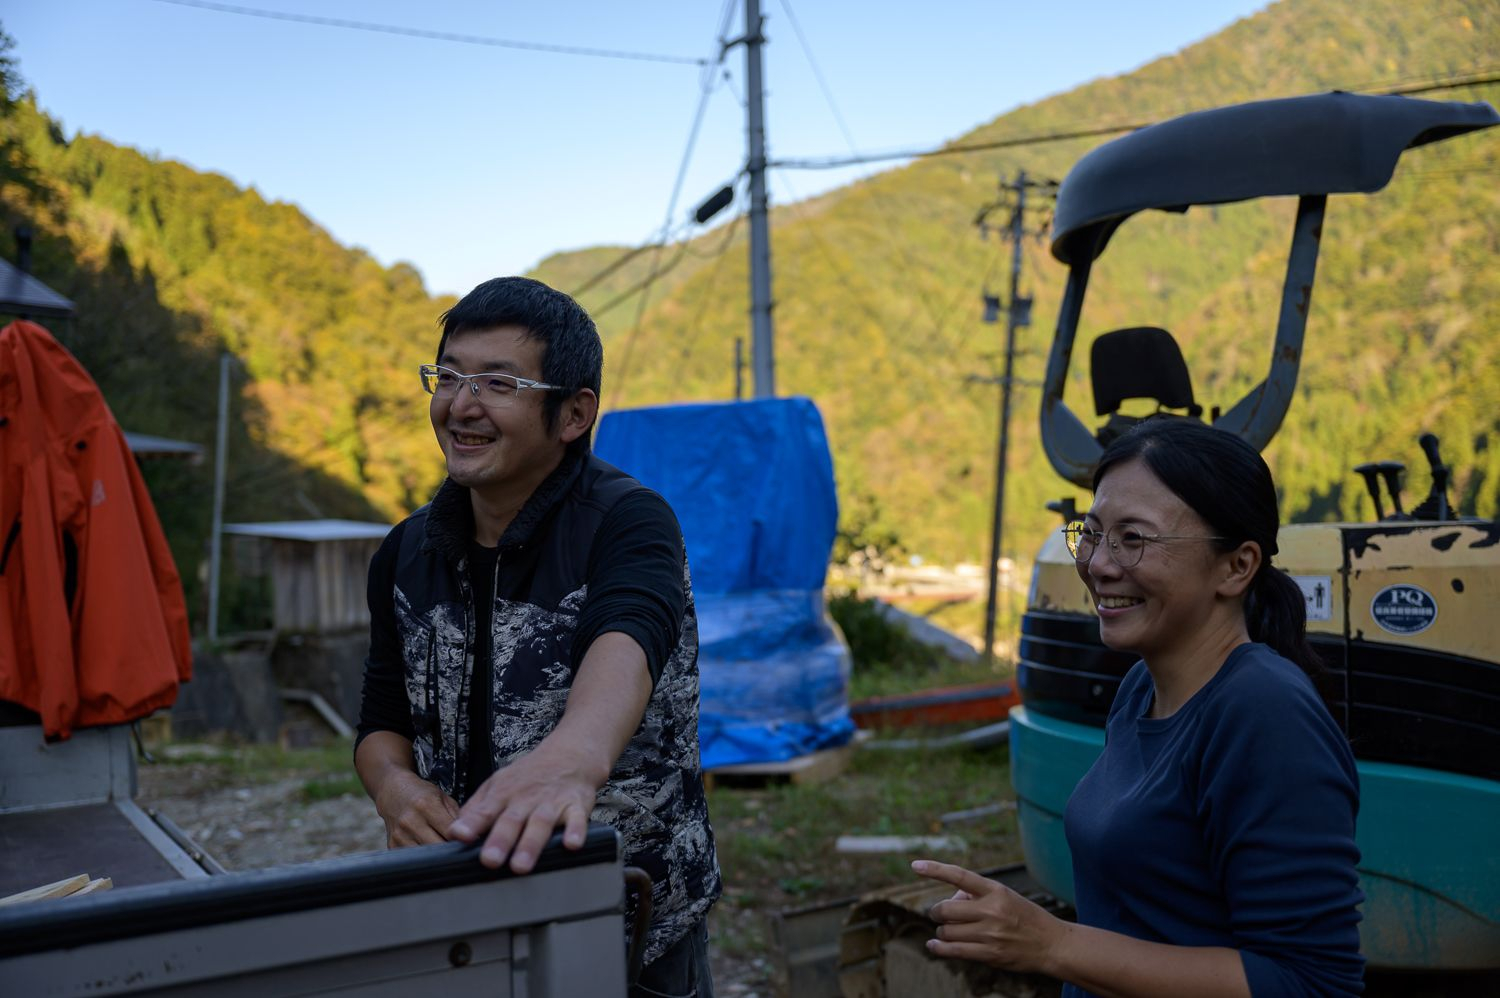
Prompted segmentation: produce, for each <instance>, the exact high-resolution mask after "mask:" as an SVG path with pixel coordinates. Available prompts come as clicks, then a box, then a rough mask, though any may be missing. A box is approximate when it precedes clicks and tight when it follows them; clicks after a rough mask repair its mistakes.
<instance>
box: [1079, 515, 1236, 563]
mask: <svg viewBox="0 0 1500 1000" xmlns="http://www.w3.org/2000/svg"><path fill="white" fill-rule="evenodd" d="M1062 532H1063V540H1064V541H1066V542H1067V543H1068V553H1069V554H1070V555H1072V557H1073V559H1074V560H1075V561H1076V562H1079V563H1083V564H1085V565H1086V564H1087V563H1088V562H1089V560H1091V559H1093V558H1094V551H1095V550H1096V549H1098V548H1099V543H1100V542H1103V543H1104V544H1105V546H1106V548H1107V550H1108V551H1109V557H1110V558H1111V559H1113V560H1114V562H1115V565H1116V566H1118V567H1120V568H1121V569H1130V568H1131V567H1132V566H1136V565H1139V564H1140V561H1141V556H1142V555H1144V554H1145V552H1146V543H1147V542H1166V541H1174V540H1177V539H1196V540H1199V541H1205V542H1223V541H1227V540H1228V539H1226V538H1224V537H1222V536H1220V535H1148V534H1145V533H1144V532H1142V531H1141V530H1140V529H1138V528H1135V527H1132V526H1131V525H1128V524H1116V525H1112V526H1111V527H1110V529H1109V530H1108V531H1100V530H1099V529H1098V528H1093V527H1090V526H1089V523H1088V522H1087V521H1072V522H1070V523H1069V524H1068V526H1067V527H1065V528H1063V530H1062Z"/></svg>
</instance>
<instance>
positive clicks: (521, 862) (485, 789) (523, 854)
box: [447, 741, 599, 875]
mask: <svg viewBox="0 0 1500 1000" xmlns="http://www.w3.org/2000/svg"><path fill="white" fill-rule="evenodd" d="M598 787H599V786H598V782H596V781H593V780H591V779H590V778H589V777H588V776H587V775H585V774H584V773H583V769H582V768H581V767H580V766H579V763H578V761H577V760H576V759H575V758H573V757H571V756H570V755H568V754H566V753H558V752H556V751H553V750H552V749H551V748H549V747H548V745H547V743H546V741H543V743H542V744H541V745H540V746H538V747H537V748H536V749H535V750H533V751H532V752H531V753H529V754H527V755H526V756H524V757H518V758H516V759H515V760H514V761H512V762H511V763H510V764H508V765H507V766H505V767H503V768H501V769H500V770H499V771H496V772H495V773H494V774H492V775H490V777H489V779H488V780H486V781H485V783H484V784H482V785H480V786H479V789H478V791H476V792H475V793H474V794H473V796H471V797H470V799H469V801H467V802H465V803H464V806H463V808H462V809H461V810H459V812H458V819H457V820H456V821H455V822H454V823H453V824H452V825H451V826H449V827H448V828H447V835H448V837H450V838H451V839H453V840H462V841H464V842H465V843H469V844H472V843H474V842H475V841H476V840H478V839H479V838H480V837H484V847H483V848H482V849H481V850H480V852H479V861H480V863H481V864H483V865H484V866H485V867H487V868H499V867H500V866H501V865H503V864H505V862H506V859H507V858H508V859H509V860H510V870H511V871H513V872H515V873H516V874H517V875H524V874H526V873H527V872H529V871H531V869H532V868H534V867H535V866H536V861H537V857H538V856H539V855H540V854H541V853H542V848H543V847H544V846H545V845H546V843H547V840H548V838H549V837H551V836H552V831H553V830H555V829H556V828H557V827H558V826H562V827H563V846H565V847H567V848H569V849H572V850H577V849H578V848H580V847H582V846H583V840H584V836H585V834H587V832H588V823H589V813H590V812H591V811H592V810H593V808H594V797H595V793H596V791H597V790H598ZM486 834H488V836H486Z"/></svg>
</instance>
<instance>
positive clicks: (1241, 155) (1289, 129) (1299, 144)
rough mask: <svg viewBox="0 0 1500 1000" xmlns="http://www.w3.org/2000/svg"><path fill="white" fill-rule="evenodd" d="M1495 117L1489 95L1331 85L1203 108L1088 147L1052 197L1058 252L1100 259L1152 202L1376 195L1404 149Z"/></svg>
mask: <svg viewBox="0 0 1500 1000" xmlns="http://www.w3.org/2000/svg"><path fill="white" fill-rule="evenodd" d="M1497 123H1500V115H1497V114H1496V112H1495V109H1494V108H1492V107H1490V105H1488V104H1485V103H1483V102H1479V103H1474V104H1466V103H1462V102H1458V101H1424V100H1416V99H1414V98H1410V97H1396V96H1373V95H1369V94H1348V93H1343V92H1340V91H1335V92H1333V93H1329V94H1313V95H1310V96H1306V97H1289V98H1281V99H1278V100H1270V101H1255V102H1252V103H1249V104H1236V105H1233V106H1231V107H1227V108H1215V109H1213V110H1209V111H1198V112H1194V113H1192V114H1188V115H1183V116H1182V117H1180V118H1173V119H1171V120H1170V121H1165V122H1161V123H1160V124H1157V125H1152V126H1149V127H1148V128H1143V129H1141V130H1140V131H1139V132H1134V133H1132V134H1130V135H1127V136H1124V137H1122V138H1119V139H1116V140H1114V141H1113V142H1109V143H1106V144H1105V145H1103V146H1100V147H1099V148H1097V149H1095V150H1093V151H1092V152H1090V153H1089V154H1087V155H1086V156H1084V157H1083V159H1081V160H1079V161H1078V163H1077V164H1075V165H1074V167H1073V169H1072V170H1071V171H1069V172H1068V176H1067V178H1066V179H1065V180H1064V181H1063V183H1062V187H1061V188H1060V189H1059V191H1058V195H1057V208H1056V211H1055V213H1054V216H1053V219H1054V222H1053V227H1052V256H1054V257H1056V258H1057V259H1058V260H1060V261H1062V262H1063V263H1064V264H1073V263H1075V262H1077V261H1080V260H1081V259H1082V258H1083V257H1085V256H1086V255H1088V254H1090V252H1092V256H1093V257H1098V256H1099V254H1101V253H1102V252H1103V251H1104V247H1105V245H1106V244H1107V243H1108V242H1109V238H1110V236H1111V235H1113V233H1114V231H1115V229H1117V228H1118V227H1119V226H1120V223H1122V222H1124V221H1125V220H1126V219H1127V218H1129V217H1130V216H1131V215H1134V214H1135V213H1136V212H1140V211H1142V210H1144V209H1148V208H1158V209H1163V210H1165V211H1169V212H1185V211H1187V209H1188V206H1190V205H1211V204H1218V203H1223V202H1231V201H1243V200H1245V199H1247V198H1261V197H1266V196H1274V195H1316V194H1338V193H1347V192H1362V193H1369V192H1372V191H1379V190H1380V189H1381V188H1383V187H1385V185H1386V184H1387V183H1389V182H1390V179H1391V174H1392V173H1393V172H1394V171H1395V169H1396V161H1397V160H1399V159H1400V158H1401V153H1402V152H1403V151H1404V150H1407V149H1411V148H1412V147H1414V146H1421V145H1424V144H1426V143H1429V142H1437V141H1439V140H1442V139H1447V138H1451V137H1452V136H1455V135H1460V134H1462V133H1465V132H1471V131H1474V130H1476V129H1483V128H1488V127H1489V126H1491V125H1495V124H1497Z"/></svg>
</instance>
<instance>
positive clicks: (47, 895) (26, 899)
mask: <svg viewBox="0 0 1500 1000" xmlns="http://www.w3.org/2000/svg"><path fill="white" fill-rule="evenodd" d="M88 884H89V877H88V875H87V873H85V874H83V875H74V876H72V877H71V878H65V879H59V880H58V881H56V882H51V883H49V884H47V885H39V886H37V887H36V888H35V889H25V890H23V891H21V892H17V893H13V894H11V895H9V896H6V897H5V898H4V899H0V906H15V905H17V904H18V903H33V902H35V901H37V900H38V899H57V898H58V897H59V896H71V895H72V894H73V893H75V892H77V891H78V890H79V889H82V888H83V887H84V886H86V885H88Z"/></svg>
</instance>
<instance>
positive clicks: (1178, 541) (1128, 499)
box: [1077, 458, 1222, 660]
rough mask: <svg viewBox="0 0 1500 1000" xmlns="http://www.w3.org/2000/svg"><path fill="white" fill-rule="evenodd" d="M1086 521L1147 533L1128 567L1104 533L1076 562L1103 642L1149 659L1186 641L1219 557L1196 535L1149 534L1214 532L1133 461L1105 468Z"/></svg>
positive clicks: (1207, 614) (1203, 616)
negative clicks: (1137, 559)
mask: <svg viewBox="0 0 1500 1000" xmlns="http://www.w3.org/2000/svg"><path fill="white" fill-rule="evenodd" d="M1084 519H1085V521H1087V523H1088V525H1089V527H1090V528H1091V529H1093V530H1095V531H1099V532H1108V531H1110V530H1111V529H1115V530H1121V531H1123V530H1125V529H1127V528H1128V529H1130V530H1133V531H1135V532H1138V533H1139V534H1141V535H1143V536H1145V537H1146V541H1145V543H1144V551H1142V552H1141V554H1140V562H1139V563H1137V564H1136V565H1134V566H1129V567H1121V566H1120V565H1119V563H1117V562H1116V561H1115V558H1116V554H1115V553H1113V552H1111V550H1110V546H1109V544H1108V543H1107V542H1105V541H1104V540H1103V539H1100V541H1099V544H1098V545H1097V546H1095V549H1094V552H1093V554H1092V555H1091V556H1090V558H1089V560H1088V561H1087V562H1080V563H1078V564H1077V565H1078V575H1079V576H1080V577H1081V578H1082V579H1083V582H1084V585H1085V586H1087V587H1088V589H1089V593H1090V595H1092V597H1093V600H1094V609H1095V611H1096V612H1097V613H1098V615H1099V635H1100V638H1101V639H1102V640H1103V642H1104V644H1105V645H1106V646H1108V647H1110V648H1111V649H1119V650H1126V651H1129V652H1133V653H1136V654H1138V655H1140V656H1141V657H1143V658H1146V659H1148V660H1149V659H1150V657H1151V655H1152V654H1153V653H1160V652H1162V651H1168V650H1171V649H1172V648H1173V647H1174V646H1176V645H1178V644H1179V643H1183V644H1185V643H1186V642H1187V641H1189V640H1190V638H1191V637H1192V636H1193V635H1195V634H1196V633H1197V631H1198V629H1199V628H1201V627H1203V626H1204V625H1205V623H1207V622H1208V621H1209V620H1210V618H1211V616H1212V612H1213V610H1214V606H1215V593H1216V589H1217V584H1218V576H1219V574H1218V573H1217V572H1216V568H1217V567H1218V565H1219V563H1220V561H1221V558H1222V557H1221V556H1220V555H1219V553H1217V552H1216V551H1215V550H1214V548H1213V545H1212V543H1211V542H1210V541H1208V540H1206V539H1205V538H1202V537H1189V538H1170V539H1163V540H1160V541H1157V540H1153V539H1152V538H1151V536H1153V535H1174V536H1182V535H1186V536H1208V535H1212V534H1213V533H1214V532H1213V530H1212V529H1211V528H1210V527H1209V526H1208V524H1207V523H1206V522H1204V520H1203V519H1202V518H1201V517H1199V516H1198V514H1197V513H1195V512H1194V511H1193V509H1192V508H1191V507H1189V506H1188V505H1187V504H1186V503H1184V502H1183V501H1182V499H1181V498H1180V497H1178V496H1177V495H1176V494H1175V493H1173V492H1172V491H1171V490H1169V489H1168V488H1167V487H1166V484H1164V483H1163V482H1162V481H1161V480H1160V479H1158V478H1157V476H1156V474H1155V473H1154V472H1152V471H1151V469H1150V468H1149V467H1147V465H1146V463H1145V462H1143V461H1142V460H1141V459H1139V458H1136V459H1131V460H1129V461H1127V462H1124V463H1122V464H1120V465H1118V466H1116V467H1114V468H1112V469H1110V470H1109V471H1108V472H1106V473H1105V474H1104V478H1103V479H1101V480H1100V481H1099V488H1098V489H1097V490H1096V491H1095V493H1094V503H1093V506H1092V507H1091V508H1090V509H1089V512H1088V514H1087V515H1086V516H1085V518H1084ZM1126 561H1128V559H1127V560H1126Z"/></svg>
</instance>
